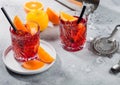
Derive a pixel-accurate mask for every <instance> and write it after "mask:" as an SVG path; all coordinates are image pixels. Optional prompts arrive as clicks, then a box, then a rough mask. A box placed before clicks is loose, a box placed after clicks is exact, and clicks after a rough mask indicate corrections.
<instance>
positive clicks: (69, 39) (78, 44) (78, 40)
mask: <svg viewBox="0 0 120 85" xmlns="http://www.w3.org/2000/svg"><path fill="white" fill-rule="evenodd" d="M66 13H68V14H71V15H72V16H74V17H76V18H78V17H79V15H80V11H68V12H66ZM86 32H87V16H86V15H83V17H82V19H81V21H80V22H79V23H78V24H77V20H73V21H69V20H68V21H66V20H63V19H61V18H60V38H61V43H62V47H63V48H64V49H65V50H67V51H78V50H81V49H82V48H83V47H84V44H85V41H86V34H87V33H86Z"/></svg>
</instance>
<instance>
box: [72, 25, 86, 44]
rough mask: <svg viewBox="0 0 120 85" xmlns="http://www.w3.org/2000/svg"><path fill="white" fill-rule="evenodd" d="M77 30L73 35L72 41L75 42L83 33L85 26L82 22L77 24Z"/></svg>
mask: <svg viewBox="0 0 120 85" xmlns="http://www.w3.org/2000/svg"><path fill="white" fill-rule="evenodd" d="M78 29H79V31H78V32H77V34H76V36H74V41H75V42H76V41H77V40H79V39H80V38H82V36H83V34H84V33H85V30H86V27H85V25H84V24H83V23H79V24H78Z"/></svg>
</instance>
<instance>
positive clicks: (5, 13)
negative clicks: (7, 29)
mask: <svg viewBox="0 0 120 85" xmlns="http://www.w3.org/2000/svg"><path fill="white" fill-rule="evenodd" d="M1 10H2V12H3V13H4V15H5V16H6V18H7V20H8V21H9V23H10V25H11V26H12V28H13V30H14V31H16V27H15V26H14V24H13V23H12V21H11V19H10V17H9V16H8V14H7V12H6V11H5V9H4V8H3V7H2V8H1Z"/></svg>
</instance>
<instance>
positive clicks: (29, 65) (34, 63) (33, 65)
mask: <svg viewBox="0 0 120 85" xmlns="http://www.w3.org/2000/svg"><path fill="white" fill-rule="evenodd" d="M44 65H45V63H44V62H41V61H39V60H29V61H26V62H23V64H22V67H23V68H25V69H28V70H37V69H40V68H42V67H43V66H44Z"/></svg>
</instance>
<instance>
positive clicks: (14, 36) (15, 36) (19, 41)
mask: <svg viewBox="0 0 120 85" xmlns="http://www.w3.org/2000/svg"><path fill="white" fill-rule="evenodd" d="M10 34H11V41H12V49H13V52H14V57H15V59H16V60H18V61H20V62H23V61H28V60H33V59H36V58H37V51H38V47H39V43H40V37H39V36H40V30H39V26H38V31H37V32H36V33H35V34H34V35H32V34H31V33H29V32H24V31H17V32H15V31H14V30H13V29H12V27H10Z"/></svg>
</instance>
